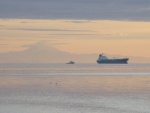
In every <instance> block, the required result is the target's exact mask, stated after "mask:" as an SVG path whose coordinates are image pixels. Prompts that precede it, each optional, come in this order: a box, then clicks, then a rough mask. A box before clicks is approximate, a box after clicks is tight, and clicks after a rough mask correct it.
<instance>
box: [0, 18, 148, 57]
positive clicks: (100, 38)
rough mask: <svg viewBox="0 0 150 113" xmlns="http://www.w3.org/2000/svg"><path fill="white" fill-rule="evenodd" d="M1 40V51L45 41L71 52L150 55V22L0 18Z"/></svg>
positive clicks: (20, 49) (10, 50) (24, 48)
mask: <svg viewBox="0 0 150 113" xmlns="http://www.w3.org/2000/svg"><path fill="white" fill-rule="evenodd" d="M0 40H1V41H0V53H6V52H15V51H23V50H26V49H28V47H29V46H31V45H34V44H36V43H39V42H46V43H49V44H50V45H51V46H53V47H55V48H57V49H59V50H61V51H64V52H68V53H76V54H86V53H88V54H93V53H96V54H99V53H101V52H103V53H106V54H110V55H121V56H132V57H149V58H150V51H149V50H150V22H132V21H111V20H104V21H103V20H91V21H88V20H35V19H34V20H33V19H32V20H31V19H5V20H4V19H1V20H0ZM47 49H48V48H47ZM39 54H40V53H39Z"/></svg>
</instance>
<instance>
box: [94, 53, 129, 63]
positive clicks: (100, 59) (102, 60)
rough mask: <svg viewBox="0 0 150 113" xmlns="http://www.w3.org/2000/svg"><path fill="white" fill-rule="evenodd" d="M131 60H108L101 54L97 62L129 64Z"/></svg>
mask: <svg viewBox="0 0 150 113" xmlns="http://www.w3.org/2000/svg"><path fill="white" fill-rule="evenodd" d="M128 60H129V58H113V59H108V58H107V57H106V56H105V55H103V54H100V55H99V58H98V60H97V63H99V64H128Z"/></svg>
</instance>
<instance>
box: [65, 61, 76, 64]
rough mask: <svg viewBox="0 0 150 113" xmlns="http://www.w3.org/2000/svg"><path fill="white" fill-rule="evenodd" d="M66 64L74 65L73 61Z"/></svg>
mask: <svg viewBox="0 0 150 113" xmlns="http://www.w3.org/2000/svg"><path fill="white" fill-rule="evenodd" d="M66 64H75V62H73V61H70V62H68V63H66Z"/></svg>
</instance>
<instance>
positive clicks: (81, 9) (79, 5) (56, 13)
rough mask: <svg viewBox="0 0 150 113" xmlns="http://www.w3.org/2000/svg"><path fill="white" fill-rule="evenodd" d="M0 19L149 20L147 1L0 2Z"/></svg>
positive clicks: (36, 0)
mask: <svg viewBox="0 0 150 113" xmlns="http://www.w3.org/2000/svg"><path fill="white" fill-rule="evenodd" d="M0 3H1V4H0V14H1V15H0V18H34V19H86V20H87V19H88V20H90V19H94V20H95V19H96V20H97V19H98V20H141V21H150V15H149V10H143V9H149V8H150V5H149V4H150V0H113V1H112V0H0Z"/></svg>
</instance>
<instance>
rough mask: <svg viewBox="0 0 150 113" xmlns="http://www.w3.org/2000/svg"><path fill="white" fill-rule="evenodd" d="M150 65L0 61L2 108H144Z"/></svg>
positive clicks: (29, 112) (143, 111)
mask: <svg viewBox="0 0 150 113" xmlns="http://www.w3.org/2000/svg"><path fill="white" fill-rule="evenodd" d="M149 81H150V64H127V65H99V64H96V63H95V64H74V65H67V64H27V63H26V64H21V63H20V64H1V65H0V110H1V112H2V113H149V112H150V109H149V106H150V91H149V89H150V83H149Z"/></svg>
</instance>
